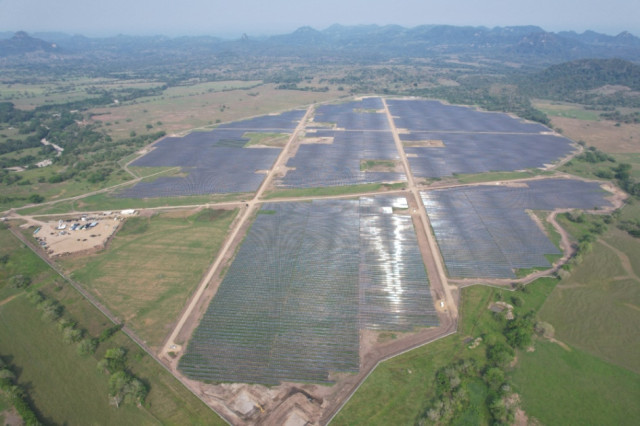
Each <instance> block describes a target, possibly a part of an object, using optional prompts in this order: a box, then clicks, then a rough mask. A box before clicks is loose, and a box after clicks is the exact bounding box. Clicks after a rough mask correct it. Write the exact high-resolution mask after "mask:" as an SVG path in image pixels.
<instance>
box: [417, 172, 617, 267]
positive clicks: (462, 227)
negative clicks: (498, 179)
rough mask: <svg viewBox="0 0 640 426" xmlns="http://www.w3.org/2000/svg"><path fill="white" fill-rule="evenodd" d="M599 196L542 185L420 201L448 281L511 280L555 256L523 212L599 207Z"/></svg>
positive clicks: (585, 188) (574, 186)
mask: <svg viewBox="0 0 640 426" xmlns="http://www.w3.org/2000/svg"><path fill="white" fill-rule="evenodd" d="M605 195H606V194H605V192H604V191H602V189H601V188H600V186H599V185H598V184H597V183H586V182H582V181H572V180H559V179H546V180H538V181H530V182H527V183H526V187H496V186H478V187H471V188H455V189H444V190H435V191H429V192H423V193H422V200H423V202H424V205H425V208H426V209H427V214H428V215H429V218H430V221H431V225H432V227H433V230H434V233H435V236H436V239H437V241H438V245H439V246H440V250H441V252H442V256H443V258H444V262H445V265H446V267H447V270H448V273H449V275H450V276H451V277H463V278H472V277H484V278H515V274H514V270H515V269H521V268H534V267H550V266H551V265H550V263H549V261H548V260H547V259H546V258H545V254H560V251H559V250H558V248H556V247H555V245H554V244H553V243H551V241H549V239H548V238H547V237H546V235H545V234H544V233H543V232H542V230H540V229H539V228H538V227H537V225H536V224H535V223H534V222H533V221H532V220H531V218H530V217H529V215H528V214H527V213H526V211H525V210H554V209H556V208H580V209H593V208H594V207H604V206H606V205H608V204H609V203H608V201H606V200H605V199H604V196H605Z"/></svg>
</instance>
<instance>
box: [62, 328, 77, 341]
mask: <svg viewBox="0 0 640 426" xmlns="http://www.w3.org/2000/svg"><path fill="white" fill-rule="evenodd" d="M80 339H82V331H80V330H78V329H77V328H75V327H67V328H65V329H64V331H63V332H62V341H63V342H65V343H68V344H71V343H75V342H78V341H80Z"/></svg>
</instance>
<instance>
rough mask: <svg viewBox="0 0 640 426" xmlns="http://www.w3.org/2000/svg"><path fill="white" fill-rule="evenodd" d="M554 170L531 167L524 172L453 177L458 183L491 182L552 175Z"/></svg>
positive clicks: (458, 174)
mask: <svg viewBox="0 0 640 426" xmlns="http://www.w3.org/2000/svg"><path fill="white" fill-rule="evenodd" d="M553 173H554V172H549V171H543V170H540V169H532V170H527V171H524V172H487V173H477V174H460V173H455V174H454V177H455V178H456V179H457V181H458V182H459V183H478V182H493V181H498V180H513V179H526V178H531V177H535V176H540V175H552V174H553Z"/></svg>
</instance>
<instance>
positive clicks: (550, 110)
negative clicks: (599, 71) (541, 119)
mask: <svg viewBox="0 0 640 426" xmlns="http://www.w3.org/2000/svg"><path fill="white" fill-rule="evenodd" d="M534 106H535V107H536V108H537V109H539V110H540V111H542V112H544V113H545V114H547V115H548V116H550V117H565V118H575V119H577V120H583V121H599V120H600V114H599V111H591V110H586V109H584V107H583V106H582V105H579V104H568V103H558V102H549V101H536V102H535V103H534Z"/></svg>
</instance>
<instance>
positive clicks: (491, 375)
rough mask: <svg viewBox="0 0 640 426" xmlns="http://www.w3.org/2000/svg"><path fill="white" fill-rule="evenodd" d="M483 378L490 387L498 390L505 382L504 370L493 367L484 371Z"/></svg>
mask: <svg viewBox="0 0 640 426" xmlns="http://www.w3.org/2000/svg"><path fill="white" fill-rule="evenodd" d="M483 378H484V381H485V382H486V383H487V385H489V388H490V389H492V390H494V391H497V390H498V389H500V386H501V385H502V384H503V383H504V371H502V369H500V368H497V367H492V368H490V369H488V370H487V371H486V373H484V376H483Z"/></svg>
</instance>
